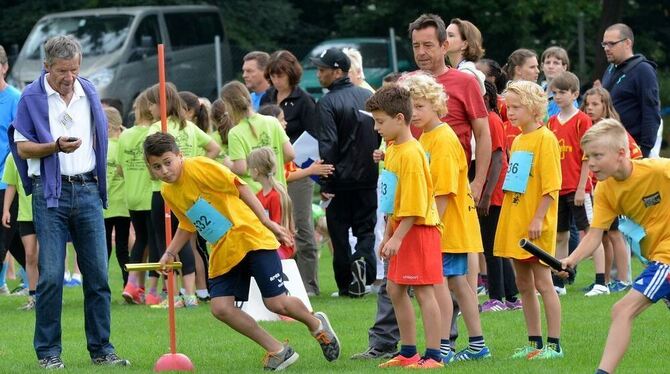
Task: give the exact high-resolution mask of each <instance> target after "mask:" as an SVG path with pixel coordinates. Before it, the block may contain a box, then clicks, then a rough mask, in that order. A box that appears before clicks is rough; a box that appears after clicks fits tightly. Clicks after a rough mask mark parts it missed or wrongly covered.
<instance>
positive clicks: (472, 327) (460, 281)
mask: <svg viewBox="0 0 670 374" xmlns="http://www.w3.org/2000/svg"><path fill="white" fill-rule="evenodd" d="M449 288H450V289H451V290H452V291H453V292H454V294H455V295H456V300H458V306H459V307H460V308H461V313H462V315H463V321H464V322H465V326H466V327H467V329H468V334H469V336H471V337H472V336H482V324H481V321H480V319H479V307H478V305H477V304H478V302H477V294H476V293H475V292H474V291H473V290H472V288H470V285H469V283H468V280H467V279H466V277H465V276H463V275H459V276H455V277H450V278H449ZM450 323H451V322H450Z"/></svg>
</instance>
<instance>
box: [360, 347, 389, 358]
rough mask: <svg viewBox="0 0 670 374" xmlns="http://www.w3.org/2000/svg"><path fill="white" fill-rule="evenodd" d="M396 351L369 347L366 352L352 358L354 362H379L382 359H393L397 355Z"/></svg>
mask: <svg viewBox="0 0 670 374" xmlns="http://www.w3.org/2000/svg"><path fill="white" fill-rule="evenodd" d="M397 354H398V352H395V351H384V350H381V349H377V348H375V347H368V349H366V350H365V351H364V352H361V353H356V354H355V355H353V356H351V359H352V360H377V359H381V358H392V357H393V356H395V355H397Z"/></svg>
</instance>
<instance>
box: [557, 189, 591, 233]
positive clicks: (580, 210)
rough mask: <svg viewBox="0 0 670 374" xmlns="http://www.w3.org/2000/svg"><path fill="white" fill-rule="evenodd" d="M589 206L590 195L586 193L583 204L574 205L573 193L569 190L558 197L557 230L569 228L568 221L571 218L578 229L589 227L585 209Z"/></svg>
mask: <svg viewBox="0 0 670 374" xmlns="http://www.w3.org/2000/svg"><path fill="white" fill-rule="evenodd" d="M590 207H591V195H589V194H586V201H584V205H582V206H576V205H575V193H574V192H571V193H569V194H566V195H563V196H559V197H558V229H557V231H558V232H564V231H569V230H570V221H571V220H572V218H574V219H575V225H576V226H577V229H578V230H586V229H588V228H589V226H590V223H589V216H588V215H587V209H590Z"/></svg>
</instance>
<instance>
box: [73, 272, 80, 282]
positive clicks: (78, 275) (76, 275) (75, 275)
mask: <svg viewBox="0 0 670 374" xmlns="http://www.w3.org/2000/svg"><path fill="white" fill-rule="evenodd" d="M72 279H75V280H78V281H80V282H81V274H79V273H74V274H72Z"/></svg>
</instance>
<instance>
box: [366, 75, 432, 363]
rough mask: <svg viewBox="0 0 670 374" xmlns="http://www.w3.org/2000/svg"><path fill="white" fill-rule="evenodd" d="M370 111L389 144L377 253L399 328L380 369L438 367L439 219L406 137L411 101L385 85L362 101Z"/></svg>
mask: <svg viewBox="0 0 670 374" xmlns="http://www.w3.org/2000/svg"><path fill="white" fill-rule="evenodd" d="M365 108H366V110H368V111H370V112H372V115H373V117H374V119H375V130H376V131H377V132H379V134H380V135H381V136H382V137H383V138H384V140H385V141H386V143H387V144H391V142H393V144H392V145H390V146H389V147H388V149H387V150H386V157H385V160H386V161H385V164H384V166H385V168H386V170H384V172H383V173H382V175H381V176H380V178H381V185H380V186H381V188H380V190H381V191H380V192H381V195H380V201H379V206H380V209H381V210H382V211H383V212H384V213H386V214H388V223H387V225H386V232H385V233H384V238H383V239H382V242H381V243H380V249H379V252H380V255H381V257H383V258H385V259H386V260H388V261H389V267H388V273H387V278H388V285H387V290H388V294H389V296H390V298H391V302H392V303H393V308H394V309H395V315H396V318H397V320H398V327H399V329H400V344H401V347H400V352H399V353H398V355H396V356H395V357H393V358H392V359H390V360H389V361H387V362H384V363H382V364H381V365H379V367H381V368H386V367H412V368H423V369H427V368H440V367H443V364H442V355H441V354H440V332H441V321H440V308H439V306H438V304H437V300H436V298H435V288H434V285H436V284H442V282H443V281H442V269H441V266H440V264H441V263H442V262H441V260H442V258H441V254H440V229H439V228H438V226H439V225H440V218H439V216H438V214H437V208H436V206H435V199H434V198H433V183H432V181H431V177H430V170H429V166H428V160H427V158H426V154H425V152H424V150H423V149H422V148H421V145H420V144H419V142H418V141H417V140H416V139H414V137H412V133H411V131H410V127H409V125H410V121H411V119H412V100H411V98H410V93H409V91H407V90H406V89H404V88H402V87H399V86H395V85H392V86H385V87H382V88H381V89H379V91H377V93H375V94H374V95H372V97H370V99H368V102H367V103H366V104H365ZM409 286H412V287H413V288H414V294H415V295H416V298H417V300H418V301H419V306H420V308H421V314H422V317H423V325H424V330H425V334H426V353H425V354H424V356H423V357H419V355H418V353H417V349H416V321H415V316H414V308H413V307H412V302H411V300H410V298H409V295H408V294H407V290H408V288H409Z"/></svg>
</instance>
